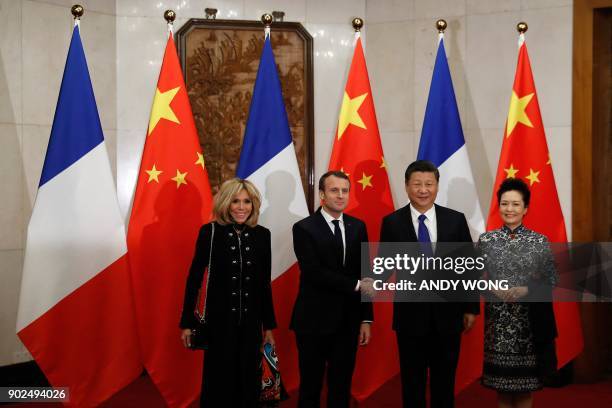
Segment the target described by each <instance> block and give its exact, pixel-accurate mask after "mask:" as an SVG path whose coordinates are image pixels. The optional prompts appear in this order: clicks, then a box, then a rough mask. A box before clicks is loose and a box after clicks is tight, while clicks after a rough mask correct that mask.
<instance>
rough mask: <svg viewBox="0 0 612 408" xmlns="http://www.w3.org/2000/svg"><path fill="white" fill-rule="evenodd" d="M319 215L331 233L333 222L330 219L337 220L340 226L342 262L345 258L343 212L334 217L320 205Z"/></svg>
mask: <svg viewBox="0 0 612 408" xmlns="http://www.w3.org/2000/svg"><path fill="white" fill-rule="evenodd" d="M321 215H323V218H324V219H325V222H327V226H328V227H329V228H330V229H331V232H332V234H333V233H334V223H333V222H332V221H335V220H339V221H340V222H339V223H338V224H339V226H340V232H341V233H342V263H343V264H344V261H345V260H346V236H345V234H344V214H340V216H339V217H338V218H334V217H332V216H331V215H329V213H328V212H327V211H325V208H324V207H321Z"/></svg>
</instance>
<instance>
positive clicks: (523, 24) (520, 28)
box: [516, 21, 529, 48]
mask: <svg viewBox="0 0 612 408" xmlns="http://www.w3.org/2000/svg"><path fill="white" fill-rule="evenodd" d="M528 29H529V26H528V25H527V23H526V22H524V21H521V22H520V23H518V24H517V25H516V31H518V32H519V40H518V47H519V48H521V45H523V43H524V42H525V33H526V32H527V30H528Z"/></svg>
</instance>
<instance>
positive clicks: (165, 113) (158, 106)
mask: <svg viewBox="0 0 612 408" xmlns="http://www.w3.org/2000/svg"><path fill="white" fill-rule="evenodd" d="M179 89H181V87H180V86H177V87H176V88H173V89H170V90H168V91H166V92H161V91H160V90H159V88H157V89H156V90H155V98H153V107H152V108H151V119H150V120H149V133H148V134H149V135H150V134H151V132H153V130H154V129H155V126H157V124H158V123H159V121H160V120H161V119H166V120H169V121H171V122H174V123H181V122H179V120H178V118H177V117H176V115H175V114H174V111H173V110H172V108H171V107H170V103H172V100H173V99H174V97H175V96H176V94H177V93H178V91H179Z"/></svg>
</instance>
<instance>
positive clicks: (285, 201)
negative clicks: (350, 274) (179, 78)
mask: <svg viewBox="0 0 612 408" xmlns="http://www.w3.org/2000/svg"><path fill="white" fill-rule="evenodd" d="M236 173H237V174H236V175H237V176H238V177H240V178H243V179H248V180H249V181H251V182H253V183H254V184H255V186H257V188H258V189H259V191H260V193H261V195H262V205H261V214H260V219H259V223H260V224H261V225H263V226H265V227H266V228H269V229H270V231H271V234H272V280H273V283H272V290H273V296H274V305H275V310H276V318H277V322H278V323H279V329H278V330H277V331H276V344H277V352H278V355H279V362H280V369H281V372H282V373H283V381H284V383H285V386H286V387H287V389H289V390H291V389H293V388H295V387H296V386H297V383H298V377H297V352H296V350H295V340H294V338H293V336H292V335H290V333H289V330H288V327H289V320H290V315H291V309H292V307H293V301H294V300H295V297H296V295H297V288H298V268H297V259H296V257H295V253H294V252H293V236H292V233H291V228H292V227H293V224H294V223H296V222H297V221H299V220H301V219H302V218H305V217H307V216H308V207H307V205H306V197H305V194H304V189H303V187H302V179H301V177H300V170H299V168H298V163H297V158H296V156H295V148H294V146H293V140H292V138H291V131H290V129H289V120H288V119H287V112H286V111H285V104H284V102H283V95H282V91H281V83H280V80H279V78H278V72H277V71H276V63H275V62H274V54H273V53H272V45H271V43H270V36H269V34H266V38H265V41H264V47H263V51H262V54H261V60H260V62H259V70H258V71H257V78H256V80H255V88H254V90H253V99H252V100H251V107H250V110H249V117H248V120H247V125H246V130H245V134H244V140H243V144H242V150H241V152H240V161H239V163H238V170H237V172H236Z"/></svg>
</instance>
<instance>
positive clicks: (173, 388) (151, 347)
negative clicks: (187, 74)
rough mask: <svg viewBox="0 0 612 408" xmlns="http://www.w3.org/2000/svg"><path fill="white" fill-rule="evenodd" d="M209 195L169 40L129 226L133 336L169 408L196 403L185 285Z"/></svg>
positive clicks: (196, 356)
mask: <svg viewBox="0 0 612 408" xmlns="http://www.w3.org/2000/svg"><path fill="white" fill-rule="evenodd" d="M211 209H212V197H211V191H210V185H209V182H208V174H207V172H206V167H205V165H204V157H203V155H202V150H201V148H200V144H199V141H198V136H197V132H196V127H195V123H194V121H193V115H192V112H191V106H190V104H189V99H188V96H187V90H186V88H185V82H184V80H183V75H182V72H181V67H180V65H179V60H178V56H177V53H176V48H175V46H174V41H173V38H172V34H170V36H169V38H168V43H167V45H166V51H165V54H164V59H163V61H162V66H161V71H160V73H159V80H158V83H157V88H156V90H155V98H154V100H153V107H152V108H151V118H150V121H149V128H148V131H147V138H146V142H145V146H144V151H143V154H142V160H141V163H140V171H139V173H138V179H137V185H136V194H135V197H134V205H133V208H132V214H131V217H130V223H129V228H128V251H129V252H128V254H129V261H130V266H131V271H132V281H133V289H134V295H135V296H134V297H135V301H134V303H135V308H136V317H137V330H138V334H139V338H140V344H141V350H142V358H143V363H144V365H145V368H146V369H147V371H148V373H149V375H150V376H151V378H152V380H153V382H154V383H155V385H156V387H157V388H158V389H159V391H160V392H161V394H162V396H163V397H164V399H165V400H166V402H167V403H168V405H169V406H171V407H183V406H187V405H189V403H191V402H192V401H194V400H195V399H196V398H197V396H198V394H199V392H200V385H201V378H202V352H194V351H190V350H186V349H185V348H184V347H183V345H182V343H181V340H180V331H179V327H178V324H179V316H180V313H181V308H182V304H183V294H184V290H185V280H186V277H187V273H188V270H189V265H190V263H191V259H192V257H193V251H194V247H195V241H196V237H197V234H198V231H199V229H200V226H201V225H202V224H203V223H205V222H207V221H208V220H209V219H210V216H211Z"/></svg>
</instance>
